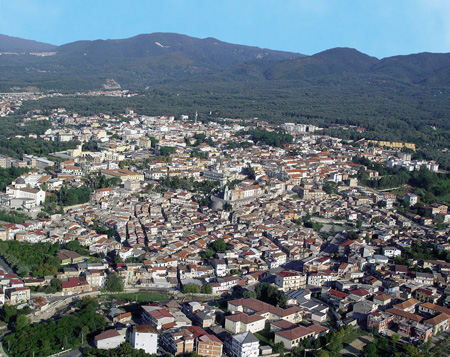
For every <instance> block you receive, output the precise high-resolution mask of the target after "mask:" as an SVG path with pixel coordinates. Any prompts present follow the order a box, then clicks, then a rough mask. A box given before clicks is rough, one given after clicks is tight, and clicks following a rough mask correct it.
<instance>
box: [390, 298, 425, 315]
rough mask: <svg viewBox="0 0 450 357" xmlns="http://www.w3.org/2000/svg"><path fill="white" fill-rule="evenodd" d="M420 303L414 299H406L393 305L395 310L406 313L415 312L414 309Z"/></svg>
mask: <svg viewBox="0 0 450 357" xmlns="http://www.w3.org/2000/svg"><path fill="white" fill-rule="evenodd" d="M419 304H420V301H419V300H416V299H413V298H411V299H408V300H406V301H403V302H402V303H400V304H397V305H394V307H395V308H396V309H399V310H402V311H406V312H414V311H415V310H416V307H417V306H419Z"/></svg>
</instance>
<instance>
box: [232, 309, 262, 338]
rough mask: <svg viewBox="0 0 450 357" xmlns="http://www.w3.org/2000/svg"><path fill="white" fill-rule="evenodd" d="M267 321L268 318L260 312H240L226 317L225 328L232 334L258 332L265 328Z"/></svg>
mask: <svg viewBox="0 0 450 357" xmlns="http://www.w3.org/2000/svg"><path fill="white" fill-rule="evenodd" d="M265 323H266V318H265V317H263V316H261V315H258V314H253V315H247V314H246V313H238V314H234V315H230V316H226V317H225V329H226V330H227V331H230V332H231V333H232V334H237V333H242V332H249V331H250V332H258V331H261V330H264V326H265Z"/></svg>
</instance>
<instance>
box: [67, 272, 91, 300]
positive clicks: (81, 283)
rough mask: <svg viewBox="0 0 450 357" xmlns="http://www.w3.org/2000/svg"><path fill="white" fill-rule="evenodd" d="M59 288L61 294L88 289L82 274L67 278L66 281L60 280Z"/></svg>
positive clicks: (77, 292)
mask: <svg viewBox="0 0 450 357" xmlns="http://www.w3.org/2000/svg"><path fill="white" fill-rule="evenodd" d="M61 288H62V296H67V295H72V294H75V293H76V294H79V293H83V292H85V291H90V287H89V284H88V283H87V281H86V279H85V278H84V277H83V276H80V277H72V278H68V279H67V281H63V282H62V285H61Z"/></svg>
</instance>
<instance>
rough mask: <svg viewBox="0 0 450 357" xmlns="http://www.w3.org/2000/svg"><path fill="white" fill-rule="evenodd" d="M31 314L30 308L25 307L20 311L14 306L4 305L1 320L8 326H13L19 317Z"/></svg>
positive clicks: (0, 312)
mask: <svg viewBox="0 0 450 357" xmlns="http://www.w3.org/2000/svg"><path fill="white" fill-rule="evenodd" d="M30 312H31V309H30V307H29V306H25V307H24V308H22V309H18V308H17V306H14V305H4V306H3V308H2V309H1V310H0V320H2V321H4V322H6V323H7V324H13V323H14V322H16V320H17V318H18V316H19V315H25V316H26V315H28V314H29V313H30Z"/></svg>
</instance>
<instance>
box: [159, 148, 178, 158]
mask: <svg viewBox="0 0 450 357" xmlns="http://www.w3.org/2000/svg"><path fill="white" fill-rule="evenodd" d="M174 152H175V148H174V147H172V146H163V147H162V148H161V149H159V153H160V154H161V156H170V154H173V153H174Z"/></svg>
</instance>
